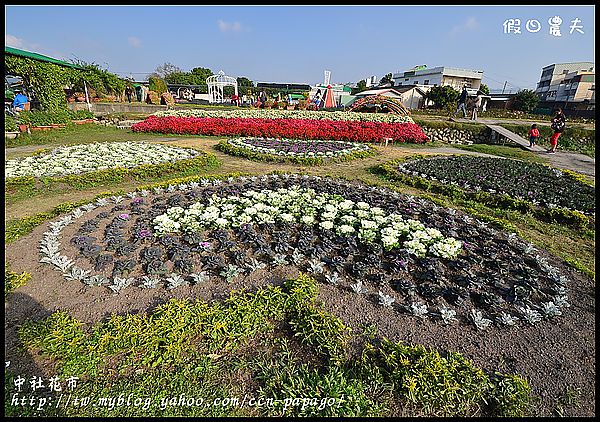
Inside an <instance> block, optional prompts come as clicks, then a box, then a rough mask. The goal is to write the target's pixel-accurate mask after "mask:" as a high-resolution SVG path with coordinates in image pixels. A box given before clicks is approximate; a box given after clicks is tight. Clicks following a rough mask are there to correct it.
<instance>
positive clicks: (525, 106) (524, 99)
mask: <svg viewBox="0 0 600 422" xmlns="http://www.w3.org/2000/svg"><path fill="white" fill-rule="evenodd" d="M539 102H540V98H539V97H538V96H537V94H536V93H535V92H534V91H532V90H531V89H522V90H520V91H519V92H517V93H516V94H515V96H514V97H513V101H512V107H513V109H514V110H519V111H524V112H526V113H531V112H532V111H533V110H534V109H535V108H536V107H537V105H538V103H539Z"/></svg>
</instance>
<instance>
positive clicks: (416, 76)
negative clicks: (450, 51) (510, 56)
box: [392, 65, 483, 91]
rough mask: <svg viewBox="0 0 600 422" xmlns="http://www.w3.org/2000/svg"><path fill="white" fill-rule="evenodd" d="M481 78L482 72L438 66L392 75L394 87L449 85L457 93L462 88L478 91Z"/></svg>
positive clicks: (423, 66) (419, 67)
mask: <svg viewBox="0 0 600 422" xmlns="http://www.w3.org/2000/svg"><path fill="white" fill-rule="evenodd" d="M482 78H483V71H482V70H469V69H459V68H456V67H446V66H438V67H433V68H431V69H428V68H427V66H426V65H421V66H416V67H414V68H412V69H410V70H407V71H405V72H397V73H394V74H392V80H393V81H394V86H395V87H398V86H401V85H426V86H430V87H431V86H444V85H449V86H451V87H453V88H454V89H456V90H457V91H460V90H462V88H463V86H466V87H467V88H471V89H474V90H478V89H479V88H480V87H481V80H482Z"/></svg>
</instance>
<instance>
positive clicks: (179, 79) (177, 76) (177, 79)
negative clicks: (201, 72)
mask: <svg viewBox="0 0 600 422" xmlns="http://www.w3.org/2000/svg"><path fill="white" fill-rule="evenodd" d="M165 82H167V83H169V84H180V85H192V75H191V73H189V72H173V73H171V74H170V75H168V76H167V77H166V78H165Z"/></svg>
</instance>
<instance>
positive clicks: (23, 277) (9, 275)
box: [4, 261, 31, 299]
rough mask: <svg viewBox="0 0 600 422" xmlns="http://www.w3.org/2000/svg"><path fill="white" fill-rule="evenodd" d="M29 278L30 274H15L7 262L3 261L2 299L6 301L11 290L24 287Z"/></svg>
mask: <svg viewBox="0 0 600 422" xmlns="http://www.w3.org/2000/svg"><path fill="white" fill-rule="evenodd" d="M30 278H31V274H29V273H26V272H22V273H21V274H17V273H15V272H14V271H11V270H10V265H9V264H8V262H6V261H4V298H5V299H6V296H7V295H8V294H9V293H11V292H12V291H13V290H15V289H18V288H19V287H21V286H24V285H25V284H26V283H27V282H28V281H29V279H30Z"/></svg>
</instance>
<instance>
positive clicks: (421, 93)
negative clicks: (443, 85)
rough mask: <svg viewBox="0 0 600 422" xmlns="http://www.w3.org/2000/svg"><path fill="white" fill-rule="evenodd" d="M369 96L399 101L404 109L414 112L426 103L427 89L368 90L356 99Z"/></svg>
mask: <svg viewBox="0 0 600 422" xmlns="http://www.w3.org/2000/svg"><path fill="white" fill-rule="evenodd" d="M369 95H383V96H385V97H389V98H393V99H395V100H398V101H400V102H401V103H402V104H403V105H404V106H405V107H406V108H408V109H411V110H415V109H418V108H423V107H424V106H425V102H426V98H425V97H426V95H427V89H424V88H422V87H419V86H416V85H406V86H398V87H394V88H384V89H369V90H367V91H362V92H359V93H357V94H356V95H355V97H356V98H362V97H366V96H369Z"/></svg>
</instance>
